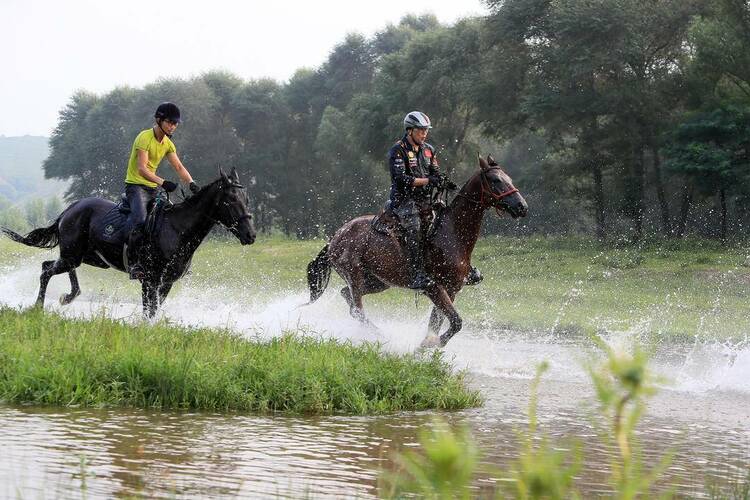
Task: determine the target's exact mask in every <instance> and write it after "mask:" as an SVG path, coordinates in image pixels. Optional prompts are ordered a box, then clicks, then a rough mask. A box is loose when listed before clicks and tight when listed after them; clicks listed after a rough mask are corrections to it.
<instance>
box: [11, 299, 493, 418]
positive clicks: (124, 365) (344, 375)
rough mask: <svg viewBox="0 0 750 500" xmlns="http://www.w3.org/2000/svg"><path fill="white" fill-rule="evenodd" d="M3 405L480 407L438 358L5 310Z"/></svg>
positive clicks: (363, 410) (295, 409) (327, 409)
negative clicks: (264, 341)
mask: <svg viewBox="0 0 750 500" xmlns="http://www.w3.org/2000/svg"><path fill="white" fill-rule="evenodd" d="M0 400H2V401H6V402H16V403H39V404H55V405H97V406H98V405H119V406H135V407H159V408H185V409H187V408H193V409H206V410H250V411H283V412H292V413H333V412H345V413H354V414H370V413H385V412H391V411H399V410H423V409H432V408H437V409H457V408H466V407H472V406H477V405H479V404H480V403H481V401H480V398H479V395H478V393H477V392H474V391H470V390H468V389H467V388H466V387H465V385H464V381H463V377H462V375H461V374H455V373H454V372H453V371H452V369H451V367H450V366H449V365H448V364H447V363H445V362H444V361H443V360H442V359H441V358H440V356H439V355H438V354H435V355H434V356H432V357H430V358H427V359H421V358H418V357H415V356H412V355H393V354H387V353H384V352H382V351H381V350H380V349H379V348H378V347H377V346H373V345H361V346H353V345H351V344H349V343H340V342H337V341H334V340H320V339H318V338H314V337H305V336H300V335H292V334H289V335H286V336H284V337H282V338H279V339H275V340H272V341H270V342H267V343H259V342H251V341H249V340H247V339H246V338H243V337H241V336H239V335H236V334H232V333H230V332H226V331H212V330H189V331H188V330H185V329H181V328H175V327H169V326H165V325H155V326H145V325H144V326H129V325H125V324H122V323H120V322H116V321H112V320H110V319H107V318H98V319H94V320H91V321H84V320H69V319H63V318H61V317H59V316H56V315H54V314H49V313H42V312H40V311H38V310H31V311H25V312H19V311H17V310H13V309H8V308H1V309H0Z"/></svg>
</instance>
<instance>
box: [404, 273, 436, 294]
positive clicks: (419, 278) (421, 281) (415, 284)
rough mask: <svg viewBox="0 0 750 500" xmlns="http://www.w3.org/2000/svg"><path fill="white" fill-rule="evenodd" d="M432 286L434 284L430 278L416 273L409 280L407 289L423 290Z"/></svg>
mask: <svg viewBox="0 0 750 500" xmlns="http://www.w3.org/2000/svg"><path fill="white" fill-rule="evenodd" d="M433 284H434V282H433V281H432V278H430V277H429V276H427V275H426V274H425V273H423V272H418V273H417V274H416V276H414V278H413V279H412V280H411V283H409V286H408V288H409V289H411V290H424V289H425V288H427V287H429V286H431V285H433Z"/></svg>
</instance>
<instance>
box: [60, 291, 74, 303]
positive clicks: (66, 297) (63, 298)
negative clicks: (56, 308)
mask: <svg viewBox="0 0 750 500" xmlns="http://www.w3.org/2000/svg"><path fill="white" fill-rule="evenodd" d="M72 301H73V299H72V298H71V297H70V295H68V294H67V293H64V294H62V295H60V305H61V306H67V305H68V304H70V303H71V302H72Z"/></svg>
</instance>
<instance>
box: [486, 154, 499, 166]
mask: <svg viewBox="0 0 750 500" xmlns="http://www.w3.org/2000/svg"><path fill="white" fill-rule="evenodd" d="M487 163H489V165H490V166H491V167H496V166H497V162H496V161H495V159H494V158H493V157H492V155H487Z"/></svg>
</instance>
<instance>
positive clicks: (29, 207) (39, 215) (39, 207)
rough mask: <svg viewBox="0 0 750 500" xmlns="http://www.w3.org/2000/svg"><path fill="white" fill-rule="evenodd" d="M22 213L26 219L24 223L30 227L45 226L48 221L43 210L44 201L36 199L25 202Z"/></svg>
mask: <svg viewBox="0 0 750 500" xmlns="http://www.w3.org/2000/svg"><path fill="white" fill-rule="evenodd" d="M23 211H24V215H25V217H26V223H27V224H28V225H29V226H30V227H42V226H46V225H47V221H48V220H49V219H48V218H47V213H46V211H45V210H44V200H42V199H40V198H36V199H33V200H31V201H28V202H26V205H25V206H24V209H23Z"/></svg>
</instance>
